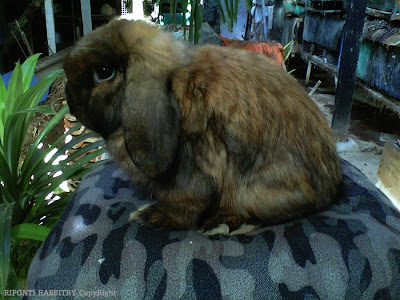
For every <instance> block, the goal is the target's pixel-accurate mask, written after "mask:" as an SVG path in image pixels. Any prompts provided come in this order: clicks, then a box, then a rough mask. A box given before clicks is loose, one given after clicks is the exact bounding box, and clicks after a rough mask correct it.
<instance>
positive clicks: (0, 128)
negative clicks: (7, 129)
mask: <svg viewBox="0 0 400 300" xmlns="http://www.w3.org/2000/svg"><path fill="white" fill-rule="evenodd" d="M6 101H7V90H6V86H5V85H4V82H3V79H2V78H1V76H0V144H1V141H2V140H3V136H4V125H5V124H4V123H5V120H4V109H5V107H6Z"/></svg>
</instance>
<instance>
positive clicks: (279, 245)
mask: <svg viewBox="0 0 400 300" xmlns="http://www.w3.org/2000/svg"><path fill="white" fill-rule="evenodd" d="M342 165H343V170H344V174H345V182H344V188H343V193H342V195H341V197H340V200H339V202H338V203H337V204H336V205H334V206H333V207H331V209H329V210H328V211H325V212H321V213H319V214H317V215H314V216H311V217H308V218H304V219H301V220H297V221H294V222H289V223H286V224H283V225H278V226H270V227H266V228H262V229H259V230H257V231H256V232H252V233H250V234H247V235H242V236H233V237H227V236H213V237H207V236H204V235H202V234H199V233H197V232H196V231H193V230H191V231H185V232H166V231H161V230H151V229H147V228H144V227H139V226H138V225H137V224H130V223H128V222H127V219H128V216H129V213H130V212H132V211H133V210H135V209H136V208H137V207H139V206H141V205H143V204H145V203H148V200H146V199H144V197H143V196H142V193H141V192H140V191H138V190H137V189H135V187H133V186H131V184H130V183H129V181H128V178H127V176H126V175H125V174H124V173H123V172H122V171H121V170H120V169H118V168H117V167H116V166H115V165H114V164H112V163H106V164H104V165H102V166H100V167H99V168H97V169H95V170H94V171H92V172H91V173H90V174H89V175H88V176H87V177H86V178H85V179H84V180H83V182H82V184H81V186H80V187H79V189H78V191H77V193H76V195H75V197H74V198H73V200H72V201H71V203H70V204H69V206H68V207H67V209H66V210H65V212H64V214H63V216H62V217H61V219H60V220H59V221H58V223H57V225H56V226H55V227H54V229H53V230H52V231H51V233H50V235H49V236H48V238H47V239H46V241H45V242H44V243H43V245H42V247H41V248H40V250H39V251H38V253H37V254H36V257H35V258H34V260H33V263H32V265H31V267H30V271H29V278H28V282H27V289H35V290H36V291H37V292H36V295H38V293H39V291H41V293H45V292H46V291H47V294H51V292H52V291H54V290H58V291H60V290H64V291H65V290H68V291H70V292H69V293H70V294H71V295H72V293H75V295H76V296H77V298H81V299H87V298H88V297H89V296H91V295H93V294H90V293H91V292H98V293H99V294H97V296H101V295H103V296H104V295H108V296H115V299H179V298H180V299H241V300H242V299H375V298H376V299H400V214H399V212H398V211H396V210H395V209H394V208H393V206H392V205H391V203H390V201H389V200H388V199H387V198H386V197H385V196H384V195H383V194H382V193H381V192H380V191H379V190H377V189H376V188H375V186H374V185H372V184H371V183H370V182H369V181H368V180H367V179H366V178H365V176H363V175H362V174H361V173H360V171H359V170H357V169H356V168H355V167H354V166H352V165H351V164H349V163H347V162H343V163H342ZM107 292H108V293H109V294H106V293H107ZM59 293H60V294H61V293H63V295H64V296H61V297H58V298H59V299H69V298H72V296H71V297H67V296H66V295H67V293H66V292H59ZM101 293H103V294H101ZM50 298H57V297H50ZM96 298H99V297H96Z"/></svg>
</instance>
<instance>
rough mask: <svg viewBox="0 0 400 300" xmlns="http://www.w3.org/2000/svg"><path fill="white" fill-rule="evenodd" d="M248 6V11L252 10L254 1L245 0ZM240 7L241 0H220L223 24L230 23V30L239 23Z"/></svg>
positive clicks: (219, 6)
mask: <svg viewBox="0 0 400 300" xmlns="http://www.w3.org/2000/svg"><path fill="white" fill-rule="evenodd" d="M245 2H246V8H247V10H248V11H250V10H251V6H252V1H251V0H245ZM238 8H239V0H224V2H223V3H222V0H218V9H219V15H220V16H221V21H222V23H223V24H225V23H227V24H228V30H229V31H232V30H233V25H234V24H235V23H237V15H238Z"/></svg>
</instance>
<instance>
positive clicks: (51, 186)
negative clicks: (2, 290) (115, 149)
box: [25, 148, 106, 222]
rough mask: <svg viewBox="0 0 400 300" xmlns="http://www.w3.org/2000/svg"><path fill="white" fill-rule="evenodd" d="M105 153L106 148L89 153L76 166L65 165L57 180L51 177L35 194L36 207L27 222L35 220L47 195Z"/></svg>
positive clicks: (29, 214)
mask: <svg viewBox="0 0 400 300" xmlns="http://www.w3.org/2000/svg"><path fill="white" fill-rule="evenodd" d="M105 151H106V150H105V148H101V149H98V150H96V151H94V152H92V153H89V154H87V155H85V156H84V157H82V158H81V159H80V160H78V161H77V162H75V163H74V164H72V165H65V166H64V168H63V169H61V170H62V172H63V173H62V175H60V176H58V177H55V178H53V177H50V178H49V181H48V182H46V183H45V184H44V185H43V186H40V189H39V190H38V191H37V194H35V206H33V207H32V208H31V210H30V211H29V213H28V215H27V217H26V219H25V221H26V222H28V221H30V220H33V219H34V216H35V214H36V212H37V211H38V210H39V209H40V208H41V207H42V206H43V204H44V202H45V197H46V195H48V194H50V193H51V192H52V191H54V190H55V189H56V188H57V187H58V186H59V185H60V184H61V183H62V182H63V181H65V180H67V179H70V178H73V177H74V175H75V174H76V173H77V172H79V171H80V170H81V169H82V167H83V165H85V164H87V163H88V162H89V161H90V160H92V159H93V158H96V157H97V156H99V155H101V154H103V153H104V152H105ZM60 165H61V166H62V163H60Z"/></svg>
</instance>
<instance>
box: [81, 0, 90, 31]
mask: <svg viewBox="0 0 400 300" xmlns="http://www.w3.org/2000/svg"><path fill="white" fill-rule="evenodd" d="M81 12H82V23H83V35H87V34H88V33H89V32H91V31H92V10H91V8H90V0H81Z"/></svg>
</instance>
